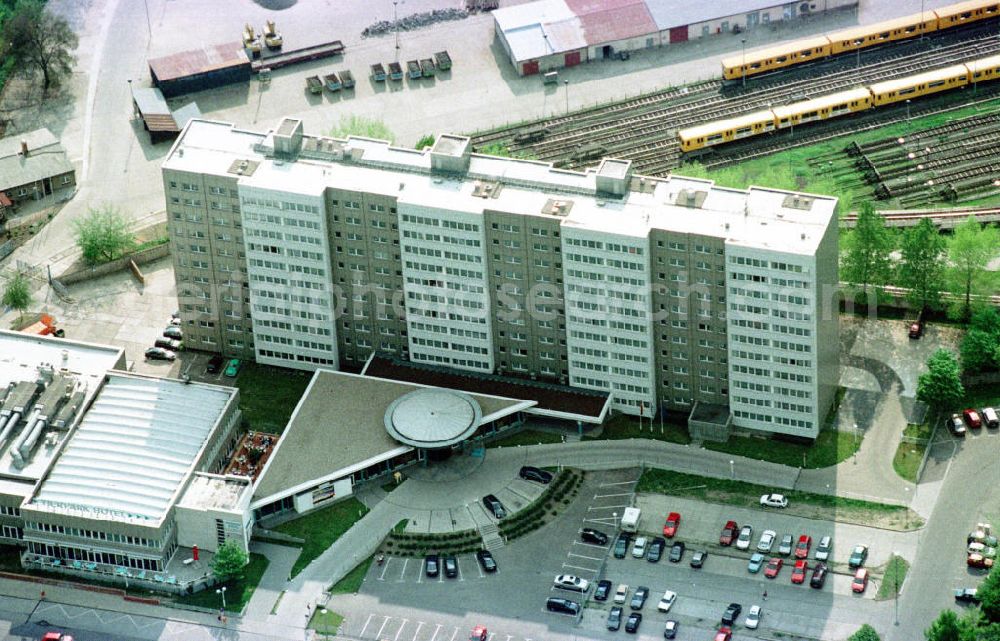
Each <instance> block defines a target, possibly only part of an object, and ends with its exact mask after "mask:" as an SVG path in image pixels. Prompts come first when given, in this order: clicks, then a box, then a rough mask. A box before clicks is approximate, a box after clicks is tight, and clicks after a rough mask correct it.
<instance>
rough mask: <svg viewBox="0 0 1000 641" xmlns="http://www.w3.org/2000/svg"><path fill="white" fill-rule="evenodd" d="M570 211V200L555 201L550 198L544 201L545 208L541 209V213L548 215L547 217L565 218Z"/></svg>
mask: <svg viewBox="0 0 1000 641" xmlns="http://www.w3.org/2000/svg"><path fill="white" fill-rule="evenodd" d="M571 209H573V201H572V200H556V199H555V198H550V199H549V200H548V201H546V203H545V206H544V207H542V213H543V214H548V215H549V216H566V215H567V214H569V212H570V210H571Z"/></svg>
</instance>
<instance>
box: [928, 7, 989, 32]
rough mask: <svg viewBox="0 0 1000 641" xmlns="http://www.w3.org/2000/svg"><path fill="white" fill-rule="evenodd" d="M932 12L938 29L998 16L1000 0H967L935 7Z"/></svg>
mask: <svg viewBox="0 0 1000 641" xmlns="http://www.w3.org/2000/svg"><path fill="white" fill-rule="evenodd" d="M934 14H935V15H936V16H937V19H938V29H950V28H951V27H957V26H959V25H963V24H968V23H970V22H976V21H977V20H987V19H989V18H995V17H997V16H1000V2H996V1H995V0H969V1H968V2H959V3H958V4H951V5H948V6H947V7H941V8H940V9H935V10H934Z"/></svg>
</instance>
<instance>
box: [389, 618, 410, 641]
mask: <svg viewBox="0 0 1000 641" xmlns="http://www.w3.org/2000/svg"><path fill="white" fill-rule="evenodd" d="M409 622H410V620H409V619H403V623H401V624H400V626H399V629H398V630H396V636H395V637H393V639H392V641H399V635H400V634H402V633H403V628H405V627H406V624H407V623H409Z"/></svg>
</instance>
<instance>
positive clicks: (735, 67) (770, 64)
mask: <svg viewBox="0 0 1000 641" xmlns="http://www.w3.org/2000/svg"><path fill="white" fill-rule="evenodd" d="M829 55H830V40H829V39H828V38H827V37H826V36H816V37H813V38H806V39H804V40H796V41H794V42H789V43H787V44H783V45H777V46H774V47H768V48H767V49H758V50H756V51H748V52H747V53H746V56H744V55H742V54H740V55H738V56H730V57H728V58H725V59H723V61H722V77H723V78H724V79H725V80H729V81H732V80H741V79H742V78H744V77H747V78H749V77H751V76H755V75H757V74H761V73H767V72H770V71H775V70H777V69H783V68H785V67H791V66H793V65H798V64H802V63H805V62H811V61H813V60H820V59H822V58H825V57H827V56H829Z"/></svg>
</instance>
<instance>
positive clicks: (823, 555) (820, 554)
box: [816, 536, 833, 561]
mask: <svg viewBox="0 0 1000 641" xmlns="http://www.w3.org/2000/svg"><path fill="white" fill-rule="evenodd" d="M832 548H833V537H832V536H824V537H823V538H821V539H820V540H819V545H817V546H816V560H817V561H827V560H829V559H830V550H831V549H832Z"/></svg>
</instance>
